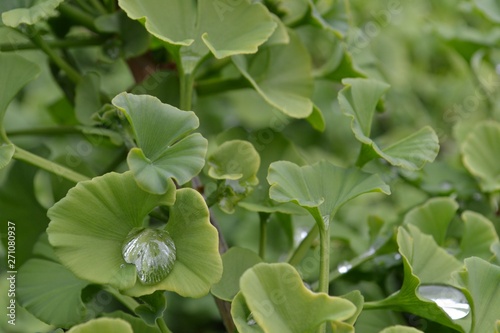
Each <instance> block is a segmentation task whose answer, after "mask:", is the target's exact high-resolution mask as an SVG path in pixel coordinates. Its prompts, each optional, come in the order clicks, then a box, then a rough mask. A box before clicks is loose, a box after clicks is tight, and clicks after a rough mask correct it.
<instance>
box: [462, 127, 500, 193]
mask: <svg viewBox="0 0 500 333" xmlns="http://www.w3.org/2000/svg"><path fill="white" fill-rule="evenodd" d="M499 140H500V124H499V123H497V122H491V121H488V122H483V123H481V124H479V125H477V126H476V127H475V128H474V130H473V131H472V132H471V133H470V134H469V135H468V136H467V138H466V139H465V142H464V143H463V146H462V153H463V161H464V165H465V167H466V168H467V170H469V172H470V173H471V174H473V175H474V176H476V177H477V178H478V180H479V185H480V186H481V188H482V190H483V191H485V192H495V191H498V190H500V164H499V163H498V161H497V159H496V157H497V156H499V154H500V145H498V142H499Z"/></svg>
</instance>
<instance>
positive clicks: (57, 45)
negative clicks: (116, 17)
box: [0, 37, 104, 52]
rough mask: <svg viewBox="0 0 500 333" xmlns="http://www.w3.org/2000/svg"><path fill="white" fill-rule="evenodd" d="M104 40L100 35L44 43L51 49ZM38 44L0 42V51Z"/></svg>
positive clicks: (95, 43)
mask: <svg viewBox="0 0 500 333" xmlns="http://www.w3.org/2000/svg"><path fill="white" fill-rule="evenodd" d="M103 41H104V39H103V38H101V37H90V38H76V39H71V40H70V39H64V40H51V41H45V43H46V44H47V45H48V46H49V47H50V48H51V49H64V48H71V47H86V46H96V45H101V44H102V42H103ZM37 49H38V46H37V45H35V44H33V43H18V44H15V43H12V44H0V51H2V52H11V51H22V50H37Z"/></svg>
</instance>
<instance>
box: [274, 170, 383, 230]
mask: <svg viewBox="0 0 500 333" xmlns="http://www.w3.org/2000/svg"><path fill="white" fill-rule="evenodd" d="M267 180H268V182H269V184H271V188H270V190H269V195H270V197H271V199H273V200H276V201H278V202H294V203H296V204H298V205H299V206H302V207H304V208H306V209H307V210H309V212H311V214H312V215H313V216H314V217H315V219H316V221H323V223H322V224H321V225H320V227H325V228H328V226H329V223H330V222H331V219H332V218H333V216H334V215H335V213H336V212H337V210H338V209H339V208H340V207H341V206H342V205H343V204H345V203H346V202H348V201H349V200H351V199H353V198H355V197H357V196H359V195H361V194H363V193H368V192H382V193H385V194H390V189H389V186H387V185H386V184H385V183H384V182H383V181H382V180H381V179H380V177H379V176H378V175H372V174H368V173H365V172H362V171H360V170H358V169H344V168H340V167H337V166H335V165H333V164H331V163H329V162H326V161H322V162H319V163H316V164H314V165H311V166H303V167H299V166H298V165H296V164H294V163H291V162H287V161H279V162H275V163H272V164H271V166H270V168H269V174H268V176H267Z"/></svg>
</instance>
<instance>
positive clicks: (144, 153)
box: [112, 93, 208, 194]
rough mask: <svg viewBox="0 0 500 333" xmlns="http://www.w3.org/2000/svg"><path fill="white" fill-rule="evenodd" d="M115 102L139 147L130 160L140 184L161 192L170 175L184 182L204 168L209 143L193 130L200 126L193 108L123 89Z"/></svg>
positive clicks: (129, 156)
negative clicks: (177, 105)
mask: <svg viewBox="0 0 500 333" xmlns="http://www.w3.org/2000/svg"><path fill="white" fill-rule="evenodd" d="M112 103H113V104H114V105H115V106H116V107H117V108H118V109H119V110H120V111H122V112H123V113H124V114H125V116H126V117H127V119H128V121H129V122H130V124H131V126H132V129H133V133H134V136H135V139H136V141H137V146H138V147H136V148H133V149H131V150H130V152H129V154H128V156H127V162H128V165H129V168H130V170H131V171H132V173H133V174H134V177H135V180H136V181H137V183H138V184H139V186H140V187H141V188H143V189H144V190H146V191H148V192H151V193H154V194H162V193H165V192H166V191H167V190H168V184H169V179H170V178H174V179H175V180H176V181H177V183H179V184H184V183H186V182H187V181H189V180H190V179H191V178H193V177H194V176H196V175H197V174H198V173H199V172H200V171H201V169H202V168H203V166H204V164H205V154H206V151H207V145H208V143H207V140H206V139H205V138H204V137H203V136H201V134H199V133H194V134H190V133H191V132H192V131H194V130H195V129H196V128H198V126H199V121H198V117H196V115H195V114H194V112H192V111H181V110H179V109H177V108H176V107H173V106H171V105H168V104H163V103H162V102H161V101H160V100H159V99H158V98H156V97H153V96H149V95H133V94H128V93H121V94H119V95H118V96H116V97H115V98H113V100H112Z"/></svg>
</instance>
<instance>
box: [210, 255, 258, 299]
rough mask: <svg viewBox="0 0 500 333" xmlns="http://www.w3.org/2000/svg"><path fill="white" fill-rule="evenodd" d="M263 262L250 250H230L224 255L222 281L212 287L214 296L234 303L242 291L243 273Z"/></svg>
mask: <svg viewBox="0 0 500 333" xmlns="http://www.w3.org/2000/svg"><path fill="white" fill-rule="evenodd" d="M261 262H262V259H261V258H260V257H259V256H258V255H257V254H255V253H254V252H252V251H250V250H247V249H244V248H239V247H232V248H230V249H229V250H228V251H227V252H226V253H224V254H223V255H222V264H223V266H224V272H223V274H222V277H221V279H220V281H219V282H217V283H216V284H214V285H213V286H212V290H211V291H212V294H214V295H215V296H216V297H218V298H220V299H223V300H226V301H232V300H233V298H234V297H235V296H236V294H237V293H238V292H239V291H240V278H241V276H242V275H243V273H245V271H246V270H247V269H249V268H251V267H253V266H255V265H257V264H258V263H261Z"/></svg>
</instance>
